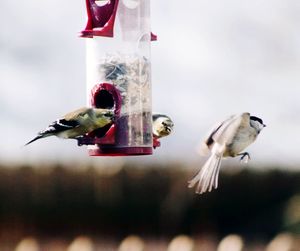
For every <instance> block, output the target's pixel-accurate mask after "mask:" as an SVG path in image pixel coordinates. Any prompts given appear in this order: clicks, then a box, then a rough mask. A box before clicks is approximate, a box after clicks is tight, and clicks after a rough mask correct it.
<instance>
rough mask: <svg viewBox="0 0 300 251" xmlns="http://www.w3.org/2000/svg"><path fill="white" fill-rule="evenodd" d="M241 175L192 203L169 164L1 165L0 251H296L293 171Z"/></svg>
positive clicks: (187, 170)
mask: <svg viewBox="0 0 300 251" xmlns="http://www.w3.org/2000/svg"><path fill="white" fill-rule="evenodd" d="M224 169H226V167H224ZM240 170H241V171H240V172H238V173H234V174H230V173H224V172H223V173H221V177H220V186H219V189H218V190H216V191H213V192H211V193H208V194H204V195H201V196H199V195H196V194H194V191H193V190H191V189H188V188H187V180H188V179H189V178H190V177H191V176H192V175H193V174H194V172H195V170H193V169H192V168H191V167H185V166H183V165H181V164H176V163H175V164H174V163H173V164H166V165H163V166H154V165H150V164H149V165H146V166H137V164H124V165H118V166H110V167H103V166H102V167H95V166H84V167H82V166H77V165H74V166H72V165H68V166H67V165H65V166H62V165H50V166H49V165H47V166H45V165H41V166H35V167H31V166H20V167H7V166H2V167H0V203H1V204H0V247H1V248H0V250H1V251H2V250H17V251H20V250H21V251H22V250H32V251H35V250H38V251H40V250H54V251H58V250H68V251H76V250H81V251H84V250H93V251H94V250H108V251H109V250H120V251H126V250H128V251H135V250H137V251H138V250H157V251H159V250H168V251H173V250H178V251H181V250H182V251H184V250H207V251H209V250H218V251H223V250H229V251H234V250H257V251H258V250H267V251H276V249H274V246H278V244H276V239H274V238H276V236H277V235H278V234H279V233H281V232H284V233H286V234H285V235H279V237H280V236H281V237H280V238H281V239H279V241H278V242H279V243H280V242H282V241H283V242H284V241H285V243H288V244H285V246H288V245H289V246H290V247H291V248H290V249H286V250H289V251H291V250H293V251H294V250H300V249H295V247H294V246H295V244H294V243H298V242H297V240H298V239H299V238H298V237H299V234H300V172H287V171H279V170H270V171H266V172H251V171H249V170H250V169H240ZM232 233H236V234H237V235H233V236H232V235H230V234H232ZM131 234H137V235H138V236H140V237H136V238H132V239H129V241H128V239H127V243H129V244H126V242H124V240H123V238H124V237H126V236H128V235H131ZM181 234H184V235H186V236H181ZM82 235H83V236H88V237H79V239H78V238H76V236H82ZM177 235H180V236H179V237H178V238H177V239H173V238H175V237H176V236H177ZM228 235H230V236H229V237H230V238H229V239H226V238H225V237H226V236H227V237H228ZM26 236H34V238H26ZM282 236H283V237H282ZM287 236H288V237H287ZM279 237H278V238H279ZM24 238H25V239H24ZM224 238H225V239H224ZM76 240H77V241H76ZM122 240H123V241H122ZM130 240H131V241H130ZM131 242H132V243H133V242H135V243H136V244H135V245H134V246H138V248H139V249H137V248H136V247H132V248H131V246H130V245H131V244H130V243H131ZM230 242H232V243H235V244H230ZM82 243H83V244H82ZM228 243H229V244H228ZM272 243H273V244H272ZM274 243H275V244H274ZM80 245H85V247H83V246H80ZM128 245H129V247H128ZM132 245H133V244H132ZM228 245H229V247H230V248H228ZM231 245H233V246H231ZM26 247H27V249H26ZM28 247H30V248H28ZM179 247H180V248H179ZM297 247H300V244H299V246H297ZM135 248H136V249H135ZM284 250H285V249H281V251H284Z"/></svg>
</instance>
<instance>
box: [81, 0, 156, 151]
mask: <svg viewBox="0 0 300 251" xmlns="http://www.w3.org/2000/svg"><path fill="white" fill-rule="evenodd" d="M86 7H87V15H88V21H87V25H86V28H85V29H84V30H83V31H82V32H81V37H84V38H87V39H86V69H87V100H88V105H89V106H91V107H96V108H109V109H113V110H114V113H115V119H114V123H113V124H112V125H109V126H107V127H105V128H101V129H99V130H96V131H94V132H92V133H91V134H89V135H87V136H86V137H83V138H82V139H81V140H80V142H79V144H80V145H83V144H85V145H89V146H88V149H89V154H90V155H92V156H122V155H147V154H152V149H153V136H152V104H151V61H150V43H151V40H156V37H155V36H154V35H153V34H152V33H151V30H150V0H106V1H105V0H99V1H96V0H86Z"/></svg>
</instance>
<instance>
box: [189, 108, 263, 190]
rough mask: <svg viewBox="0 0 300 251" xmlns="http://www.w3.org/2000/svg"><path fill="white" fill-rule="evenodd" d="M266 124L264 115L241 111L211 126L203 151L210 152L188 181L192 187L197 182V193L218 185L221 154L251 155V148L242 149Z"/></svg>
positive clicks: (247, 156) (224, 155) (223, 156)
mask: <svg viewBox="0 0 300 251" xmlns="http://www.w3.org/2000/svg"><path fill="white" fill-rule="evenodd" d="M265 126H266V125H265V124H264V123H263V121H262V119H260V118H258V117H255V116H251V115H250V113H242V114H238V115H233V116H230V117H229V118H228V119H226V120H224V121H223V122H222V123H219V124H218V125H217V126H216V127H214V128H213V130H211V132H210V133H209V136H208V137H207V138H206V139H205V140H204V141H203V142H202V144H201V147H200V154H202V155H208V154H209V153H211V155H210V157H209V158H208V160H207V161H206V162H205V164H204V166H203V167H202V168H201V170H200V171H199V172H198V173H197V174H196V176H194V178H193V179H191V180H190V181H189V185H188V187H189V188H192V187H194V186H195V185H196V184H197V183H198V184H197V186H196V193H198V194H202V193H205V192H207V191H209V192H210V191H211V190H212V189H213V188H215V189H216V188H218V177H219V171H220V166H221V160H222V158H226V157H236V156H241V160H243V159H244V158H247V159H249V158H250V155H249V153H248V152H243V150H244V149H245V148H246V147H248V146H249V145H250V144H252V143H253V142H254V141H255V140H256V138H257V136H258V134H259V133H260V132H261V130H262V129H263V128H264V127H265Z"/></svg>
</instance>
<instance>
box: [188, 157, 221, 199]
mask: <svg viewBox="0 0 300 251" xmlns="http://www.w3.org/2000/svg"><path fill="white" fill-rule="evenodd" d="M221 160H222V155H219V154H212V155H211V156H210V157H209V159H208V160H207V161H206V162H205V164H204V166H203V167H202V168H201V170H200V171H199V172H198V173H197V174H196V176H194V178H193V179H191V180H190V181H189V182H188V183H189V186H188V187H189V188H192V187H194V186H195V185H196V184H197V183H198V185H197V187H196V193H199V194H202V193H205V192H207V191H208V192H210V191H211V190H212V189H213V188H215V189H216V188H218V177H219V172H220V167H221Z"/></svg>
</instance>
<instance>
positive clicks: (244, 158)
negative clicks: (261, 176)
mask: <svg viewBox="0 0 300 251" xmlns="http://www.w3.org/2000/svg"><path fill="white" fill-rule="evenodd" d="M237 156H242V157H241V158H240V161H241V162H244V163H248V161H249V160H250V159H251V158H250V154H249V153H248V152H243V153H239V154H238V155H237Z"/></svg>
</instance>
